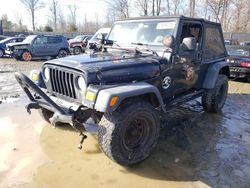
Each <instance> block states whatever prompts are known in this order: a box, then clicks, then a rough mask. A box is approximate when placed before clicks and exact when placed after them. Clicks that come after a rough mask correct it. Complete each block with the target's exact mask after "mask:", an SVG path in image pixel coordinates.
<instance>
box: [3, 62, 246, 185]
mask: <svg viewBox="0 0 250 188" xmlns="http://www.w3.org/2000/svg"><path fill="white" fill-rule="evenodd" d="M41 65H42V62H40V61H38V62H16V61H13V60H11V59H0V96H1V101H2V103H1V104H0V187H1V188H6V187H10V188H59V187H60V188H64V187H65V188H71V187H72V188H73V187H76V188H77V187H115V188H117V187H139V188H140V187H141V188H147V187H149V188H152V187H154V188H158V187H184V188H186V187H218V188H221V187H222V188H223V187H250V113H249V111H250V83H244V82H239V81H237V82H236V81H230V88H229V95H228V99H227V102H226V105H225V107H224V109H223V112H222V113H220V114H208V113H204V112H203V111H202V108H201V106H200V103H199V100H196V101H193V102H191V103H188V104H185V105H183V106H181V107H179V108H178V109H175V110H174V111H171V112H169V113H168V115H167V116H166V120H164V121H163V122H162V130H161V136H160V140H159V144H158V145H157V148H156V150H155V151H154V153H153V154H152V155H151V156H150V157H149V158H148V159H147V160H145V161H144V162H142V163H141V164H139V165H136V166H134V167H129V168H128V167H122V166H119V165H117V164H116V163H114V162H112V161H110V160H109V159H108V158H107V157H106V156H105V155H104V154H103V153H101V151H100V150H99V147H98V142H97V138H96V135H90V134H89V135H88V139H87V140H86V142H85V143H84V148H83V150H78V149H77V144H78V142H79V136H78V134H77V133H75V132H74V131H73V130H71V129H70V127H68V126H63V127H57V128H52V127H51V126H49V125H48V123H46V122H45V121H43V120H42V119H41V118H40V116H39V115H38V113H37V112H35V111H34V112H33V113H32V115H31V116H29V115H28V114H27V113H26V112H25V110H24V106H25V104H26V103H27V98H26V97H25V96H23V94H22V92H21V90H20V89H19V87H18V86H17V85H16V82H15V80H14V78H13V72H15V71H23V72H25V73H28V72H29V71H30V70H31V69H33V68H39V67H41ZM19 95H21V96H20V97H19ZM9 96H14V97H9ZM15 96H18V97H15ZM6 98H7V100H6Z"/></svg>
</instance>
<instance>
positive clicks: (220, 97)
mask: <svg viewBox="0 0 250 188" xmlns="http://www.w3.org/2000/svg"><path fill="white" fill-rule="evenodd" d="M227 92H228V78H227V76H226V75H219V76H218V79H217V81H216V84H215V87H214V88H213V89H208V90H207V91H206V92H205V94H204V95H203V96H202V106H203V108H204V110H205V111H207V112H212V113H218V112H220V111H221V109H222V108H223V106H224V104H225V102H226V98H227Z"/></svg>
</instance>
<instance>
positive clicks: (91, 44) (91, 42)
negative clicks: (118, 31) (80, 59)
mask: <svg viewBox="0 0 250 188" xmlns="http://www.w3.org/2000/svg"><path fill="white" fill-rule="evenodd" d="M110 29H111V28H101V29H99V30H98V31H97V32H96V33H95V34H94V35H93V36H92V37H91V39H90V40H89V41H88V45H87V47H88V49H94V48H95V47H96V42H97V36H98V34H102V35H103V36H104V37H106V36H107V35H108V33H109V32H110Z"/></svg>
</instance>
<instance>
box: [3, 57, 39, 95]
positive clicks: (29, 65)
mask: <svg viewBox="0 0 250 188" xmlns="http://www.w3.org/2000/svg"><path fill="white" fill-rule="evenodd" d="M43 62H44V61H31V62H24V61H16V60H14V59H12V58H0V99H1V98H6V97H11V96H16V95H20V94H21V93H22V90H21V88H20V87H19V85H18V83H17V82H16V79H15V78H14V73H15V72H17V71H18V72H23V73H25V74H27V75H28V74H29V73H30V71H31V70H33V69H40V68H41V66H42V64H43Z"/></svg>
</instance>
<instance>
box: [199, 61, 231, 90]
mask: <svg viewBox="0 0 250 188" xmlns="http://www.w3.org/2000/svg"><path fill="white" fill-rule="evenodd" d="M223 68H228V70H229V66H228V63H227V62H226V61H220V62H216V63H213V64H211V65H210V66H209V67H208V70H207V73H206V76H205V78H204V81H203V84H202V88H204V89H212V88H214V86H215V84H216V81H217V79H218V76H219V74H220V71H221V70H222V69H223Z"/></svg>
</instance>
